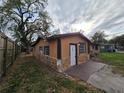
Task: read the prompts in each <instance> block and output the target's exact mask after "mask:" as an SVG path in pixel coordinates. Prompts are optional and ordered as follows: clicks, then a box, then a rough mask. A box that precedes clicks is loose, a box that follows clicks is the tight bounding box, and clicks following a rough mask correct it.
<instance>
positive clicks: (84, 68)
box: [65, 61, 105, 81]
mask: <svg viewBox="0 0 124 93" xmlns="http://www.w3.org/2000/svg"><path fill="white" fill-rule="evenodd" d="M104 66H105V64H103V63H99V62H94V61H88V62H86V63H82V64H80V65H75V66H72V67H70V68H69V69H67V70H66V71H65V73H66V74H68V75H70V76H72V77H75V78H78V79H80V80H84V81H87V80H88V79H89V77H90V76H91V75H92V74H93V73H95V72H97V71H99V70H100V69H102V68H103V67H104Z"/></svg>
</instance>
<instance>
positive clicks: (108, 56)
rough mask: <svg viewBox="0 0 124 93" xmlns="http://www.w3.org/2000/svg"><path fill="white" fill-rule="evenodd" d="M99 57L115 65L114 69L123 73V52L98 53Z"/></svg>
mask: <svg viewBox="0 0 124 93" xmlns="http://www.w3.org/2000/svg"><path fill="white" fill-rule="evenodd" d="M99 57H100V59H102V60H103V61H104V62H105V63H106V64H110V65H113V66H116V68H117V69H116V71H117V70H118V71H119V72H121V73H122V74H124V54H123V53H100V55H99Z"/></svg>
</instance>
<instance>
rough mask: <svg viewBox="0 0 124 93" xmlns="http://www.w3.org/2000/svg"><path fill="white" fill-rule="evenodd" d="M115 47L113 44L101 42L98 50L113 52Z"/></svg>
mask: <svg viewBox="0 0 124 93" xmlns="http://www.w3.org/2000/svg"><path fill="white" fill-rule="evenodd" d="M115 51H116V48H115V45H114V44H101V45H100V52H115Z"/></svg>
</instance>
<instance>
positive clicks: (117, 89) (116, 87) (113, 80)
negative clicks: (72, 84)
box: [87, 66, 124, 93]
mask: <svg viewBox="0 0 124 93" xmlns="http://www.w3.org/2000/svg"><path fill="white" fill-rule="evenodd" d="M87 82H88V83H90V84H91V85H93V86H95V87H97V88H100V89H102V90H105V91H107V92H108V93H124V77H122V76H120V75H118V74H113V73H112V68H111V67H110V66H105V67H104V68H103V69H101V70H99V71H98V72H95V73H94V74H92V75H91V76H90V78H89V79H88V80H87Z"/></svg>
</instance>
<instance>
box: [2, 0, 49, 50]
mask: <svg viewBox="0 0 124 93" xmlns="http://www.w3.org/2000/svg"><path fill="white" fill-rule="evenodd" d="M46 6H47V0H3V2H2V5H1V6H0V27H1V28H0V29H1V30H7V31H8V30H9V31H12V35H13V37H14V38H15V39H16V41H18V42H19V43H20V44H21V46H23V48H25V49H29V47H30V46H31V42H32V39H33V37H34V35H36V34H40V35H41V36H42V37H44V38H45V37H46V36H47V35H49V33H48V29H49V26H50V25H51V19H50V17H49V16H48V14H47V12H46V11H45V7H46Z"/></svg>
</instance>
